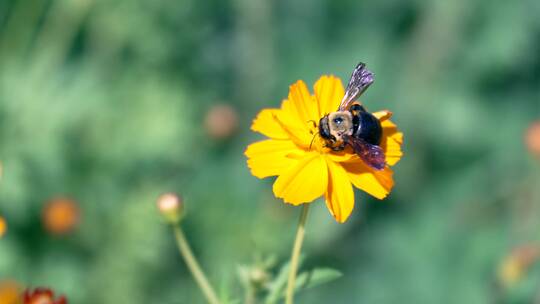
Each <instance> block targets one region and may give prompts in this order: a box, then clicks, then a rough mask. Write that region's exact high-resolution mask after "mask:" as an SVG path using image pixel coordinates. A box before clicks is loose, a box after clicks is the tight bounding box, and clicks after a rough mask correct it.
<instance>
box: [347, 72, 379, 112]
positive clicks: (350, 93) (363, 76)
mask: <svg viewBox="0 0 540 304" xmlns="http://www.w3.org/2000/svg"><path fill="white" fill-rule="evenodd" d="M372 83H373V73H372V72H371V71H370V70H368V69H367V68H366V64H365V63H362V62H360V63H359V64H358V65H357V66H356V68H355V69H354V71H353V72H352V75H351V79H350V80H349V84H348V85H347V89H346V90H345V96H343V99H342V100H341V104H340V105H339V109H338V110H339V111H344V110H347V109H348V108H349V106H350V105H351V104H352V103H353V102H354V101H355V100H357V99H358V97H360V95H362V93H364V91H365V90H366V89H367V88H368V87H369V86H370V85H371V84H372Z"/></svg>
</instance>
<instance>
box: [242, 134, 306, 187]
mask: <svg viewBox="0 0 540 304" xmlns="http://www.w3.org/2000/svg"><path fill="white" fill-rule="evenodd" d="M295 153H303V151H302V150H299V149H298V148H297V147H296V145H295V144H294V143H293V142H292V141H290V140H275V139H267V140H263V141H259V142H256V143H253V144H251V145H249V146H248V147H247V149H246V152H245V153H244V154H245V155H246V156H247V157H248V160H247V164H248V167H249V169H250V170H251V174H253V175H254V176H256V177H258V178H264V177H268V176H274V175H280V174H281V173H283V172H286V171H287V170H288V169H289V168H291V167H294V165H295V164H296V163H298V160H296V159H293V158H289V157H287V155H289V154H295Z"/></svg>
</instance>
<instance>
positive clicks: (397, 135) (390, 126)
mask: <svg viewBox="0 0 540 304" xmlns="http://www.w3.org/2000/svg"><path fill="white" fill-rule="evenodd" d="M381 125H382V128H383V137H382V140H381V148H382V149H383V150H384V155H385V157H386V164H387V165H389V166H393V165H395V164H396V163H397V162H398V161H399V160H400V159H401V156H402V155H403V152H402V151H401V145H402V144H403V133H401V132H399V131H398V129H397V127H396V125H395V124H394V123H393V122H392V121H390V120H385V121H383V122H381Z"/></svg>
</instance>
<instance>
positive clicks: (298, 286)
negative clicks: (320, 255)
mask: <svg viewBox="0 0 540 304" xmlns="http://www.w3.org/2000/svg"><path fill="white" fill-rule="evenodd" d="M342 275H343V274H342V273H341V272H340V271H338V270H336V269H332V268H316V269H313V270H310V271H306V272H302V273H301V274H300V275H298V277H297V278H296V282H295V292H299V291H302V290H305V289H308V288H312V287H315V286H319V285H322V284H325V283H328V282H332V281H334V280H336V279H338V278H340V277H341V276H342Z"/></svg>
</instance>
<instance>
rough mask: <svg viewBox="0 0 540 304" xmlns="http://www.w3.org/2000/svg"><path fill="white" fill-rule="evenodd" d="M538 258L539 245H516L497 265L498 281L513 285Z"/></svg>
mask: <svg viewBox="0 0 540 304" xmlns="http://www.w3.org/2000/svg"><path fill="white" fill-rule="evenodd" d="M538 258H540V247H538V246H536V245H530V244H528V245H523V246H519V247H516V248H515V249H514V250H512V252H511V253H510V254H509V255H508V256H507V257H505V258H504V260H503V261H502V263H501V265H500V266H499V271H498V277H499V281H500V282H501V283H502V285H503V286H505V287H510V286H513V285H515V284H516V283H517V282H519V280H521V278H523V276H524V275H525V274H526V273H527V270H528V269H529V268H530V267H531V266H532V265H533V264H534V263H535V262H536V261H538Z"/></svg>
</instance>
